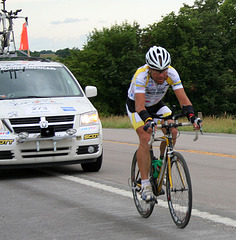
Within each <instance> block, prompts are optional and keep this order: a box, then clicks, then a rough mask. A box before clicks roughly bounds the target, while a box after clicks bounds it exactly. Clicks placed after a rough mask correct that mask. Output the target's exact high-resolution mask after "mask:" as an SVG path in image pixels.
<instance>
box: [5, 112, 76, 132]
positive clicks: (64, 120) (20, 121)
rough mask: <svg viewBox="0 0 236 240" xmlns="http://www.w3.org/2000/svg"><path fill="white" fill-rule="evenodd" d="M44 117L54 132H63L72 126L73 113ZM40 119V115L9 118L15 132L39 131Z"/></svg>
mask: <svg viewBox="0 0 236 240" xmlns="http://www.w3.org/2000/svg"><path fill="white" fill-rule="evenodd" d="M45 119H46V121H48V127H49V128H53V129H54V132H65V131H66V130H67V129H69V128H73V125H74V115H66V116H50V117H45ZM40 120H41V118H40V117H33V118H10V119H9V121H10V123H11V126H12V128H13V130H14V132H15V133H20V132H28V133H40V132H41V128H40V124H39V122H40Z"/></svg>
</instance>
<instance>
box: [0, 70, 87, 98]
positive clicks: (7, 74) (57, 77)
mask: <svg viewBox="0 0 236 240" xmlns="http://www.w3.org/2000/svg"><path fill="white" fill-rule="evenodd" d="M60 96H61V97H67V96H83V93H82V92H81V90H80V87H79V86H78V84H77V83H76V80H75V79H74V78H73V77H72V76H71V74H70V73H69V72H68V71H67V70H66V68H64V67H36V68H22V69H20V68H12V69H11V68H5V69H4V68H1V69H0V99H14V98H31V97H38V98H40V97H60Z"/></svg>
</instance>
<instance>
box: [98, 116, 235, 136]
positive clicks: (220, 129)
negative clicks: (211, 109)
mask: <svg viewBox="0 0 236 240" xmlns="http://www.w3.org/2000/svg"><path fill="white" fill-rule="evenodd" d="M181 121H184V122H186V121H187V119H186V118H184V119H180V120H179V122H181ZM101 122H102V126H103V127H104V128H132V125H131V123H130V120H129V118H128V116H110V117H101ZM202 128H203V132H208V133H228V134H236V119H235V118H234V117H231V116H227V117H203V127H202ZM181 131H192V127H191V126H190V127H181Z"/></svg>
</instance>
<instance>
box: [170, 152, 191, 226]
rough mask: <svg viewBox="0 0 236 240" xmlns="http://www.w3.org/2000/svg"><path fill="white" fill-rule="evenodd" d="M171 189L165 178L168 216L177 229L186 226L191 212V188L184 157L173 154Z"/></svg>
mask: <svg viewBox="0 0 236 240" xmlns="http://www.w3.org/2000/svg"><path fill="white" fill-rule="evenodd" d="M171 178H172V184H173V188H172V189H171V186H170V180H169V176H168V174H167V176H166V192H167V201H168V206H169V210H170V214H171V216H172V219H173V221H174V223H175V224H176V225H177V226H178V227H179V228H184V227H186V226H187V225H188V223H189V220H190V217H191V212H192V186H191V179H190V174H189V170H188V166H187V164H186V161H185V159H184V157H183V156H182V155H181V154H180V153H178V152H173V156H172V158H171Z"/></svg>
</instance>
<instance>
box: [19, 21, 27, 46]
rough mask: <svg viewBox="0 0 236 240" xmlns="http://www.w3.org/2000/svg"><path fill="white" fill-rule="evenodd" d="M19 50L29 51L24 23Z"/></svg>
mask: <svg viewBox="0 0 236 240" xmlns="http://www.w3.org/2000/svg"><path fill="white" fill-rule="evenodd" d="M19 49H20V50H29V43H28V34H27V24H26V23H24V24H23V28H22V33H21V41H20V48H19Z"/></svg>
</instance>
